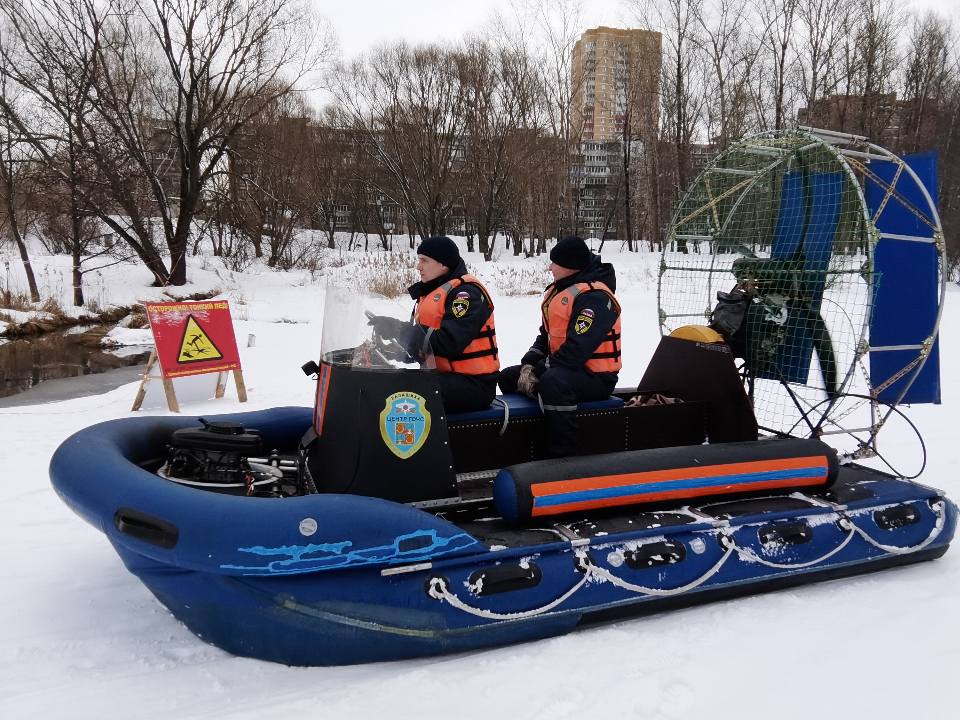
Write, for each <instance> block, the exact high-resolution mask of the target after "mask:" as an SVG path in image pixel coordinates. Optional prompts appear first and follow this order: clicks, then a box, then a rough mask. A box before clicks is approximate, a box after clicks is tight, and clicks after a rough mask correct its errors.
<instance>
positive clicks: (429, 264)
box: [370, 236, 500, 413]
mask: <svg viewBox="0 0 960 720" xmlns="http://www.w3.org/2000/svg"><path fill="white" fill-rule="evenodd" d="M417 256H418V257H417V261H418V262H417V271H418V272H419V273H420V278H421V279H420V282H418V283H416V284H414V285H412V286H411V287H410V288H409V293H410V297H411V298H413V299H414V300H416V301H417V306H416V308H415V309H414V311H413V318H412V319H413V324H412V326H410V325H405V326H404V327H402V328H400V327H392V326H391V325H392V324H394V323H396V322H397V321H394V320H393V319H392V318H374V319H372V320H371V321H370V324H371V325H374V326H375V328H376V330H377V332H379V333H380V334H381V335H385V336H391V335H392V336H393V337H396V338H397V339H398V340H399V341H400V343H401V345H403V346H404V347H405V348H406V351H407V354H408V356H409V357H410V358H412V359H413V360H419V361H423V360H424V359H425V355H426V354H429V355H432V356H433V359H434V360H435V361H436V366H437V371H438V373H439V380H440V395H441V397H442V398H443V407H444V409H445V410H446V411H447V412H448V413H461V412H473V411H475V410H483V409H485V408H487V407H489V406H490V403H492V402H493V398H494V396H495V395H496V393H497V377H498V375H499V372H498V371H499V370H500V361H499V359H498V356H497V334H496V330H495V329H494V324H493V302H492V301H491V299H490V294H489V293H488V292H487V290H486V288H484V287H483V285H481V284H480V281H479V280H477V278H475V277H474V276H473V275H470V274H469V273H468V272H467V266H466V265H465V264H464V262H463V260H462V259H461V258H460V250H459V249H458V248H457V246H456V244H455V243H454V242H453V241H452V240H451V239H450V238H448V237H442V236H440V237H431V238H427V239H426V240H424V241H423V242H422V243H421V244H420V247H419V248H417ZM380 325H383V327H380Z"/></svg>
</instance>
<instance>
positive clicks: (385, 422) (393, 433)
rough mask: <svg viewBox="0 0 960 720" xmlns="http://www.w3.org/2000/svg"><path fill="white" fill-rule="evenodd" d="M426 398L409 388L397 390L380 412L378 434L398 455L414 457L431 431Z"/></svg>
mask: <svg viewBox="0 0 960 720" xmlns="http://www.w3.org/2000/svg"><path fill="white" fill-rule="evenodd" d="M426 406H427V401H426V400H424V399H423V398H422V397H420V396H419V395H417V394H416V393H412V392H398V393H394V394H393V395H391V396H390V397H388V398H387V405H386V407H385V408H384V409H383V412H382V413H380V434H381V435H382V436H383V441H384V442H385V443H386V444H387V447H388V448H390V451H391V452H392V453H393V454H394V455H396V456H397V457H398V458H403V459H406V458H408V457H413V455H414V454H415V453H416V452H417V450H419V449H420V448H421V447H422V446H423V443H424V442H425V441H426V439H427V436H428V435H429V434H430V413H429V412H427V407H426Z"/></svg>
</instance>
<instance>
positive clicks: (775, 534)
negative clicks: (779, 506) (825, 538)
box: [757, 522, 813, 545]
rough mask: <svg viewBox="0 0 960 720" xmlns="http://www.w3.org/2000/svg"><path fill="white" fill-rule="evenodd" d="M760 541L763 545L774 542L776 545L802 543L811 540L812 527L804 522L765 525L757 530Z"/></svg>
mask: <svg viewBox="0 0 960 720" xmlns="http://www.w3.org/2000/svg"><path fill="white" fill-rule="evenodd" d="M757 534H758V535H759V537H760V542H762V543H763V544H764V545H769V544H771V543H776V544H778V545H803V544H804V543H808V542H810V541H811V540H813V528H811V527H810V526H809V525H807V524H806V523H805V522H792V523H781V524H779V525H767V526H765V527H762V528H760V529H759V530H758V531H757Z"/></svg>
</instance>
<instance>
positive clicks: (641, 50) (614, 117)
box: [572, 27, 662, 142]
mask: <svg viewBox="0 0 960 720" xmlns="http://www.w3.org/2000/svg"><path fill="white" fill-rule="evenodd" d="M661 39H662V38H661V35H660V33H658V32H651V31H650V30H626V29H619V28H608V27H598V28H594V29H592V30H587V31H586V32H585V33H583V35H581V36H580V39H579V40H577V43H576V44H575V45H574V47H573V78H572V80H573V89H574V92H575V93H576V98H575V100H574V103H573V121H574V127H575V128H577V129H580V128H582V131H583V139H584V140H585V141H587V140H599V141H605V142H610V141H614V140H618V139H620V138H622V137H623V131H624V126H625V124H627V123H629V127H628V128H627V130H628V132H629V134H630V135H641V134H644V132H645V131H646V130H650V131H655V130H656V122H657V108H656V103H657V102H658V97H659V93H658V89H659V78H660V43H661ZM644 125H647V127H644Z"/></svg>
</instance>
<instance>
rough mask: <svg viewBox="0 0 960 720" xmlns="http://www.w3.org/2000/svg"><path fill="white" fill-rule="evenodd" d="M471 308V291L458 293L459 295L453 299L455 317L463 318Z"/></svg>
mask: <svg viewBox="0 0 960 720" xmlns="http://www.w3.org/2000/svg"><path fill="white" fill-rule="evenodd" d="M469 309H470V293H465V292H462V293H457V296H456V297H455V298H454V299H453V316H454V317H455V318H462V317H463V316H464V315H466V314H467V310H469Z"/></svg>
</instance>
